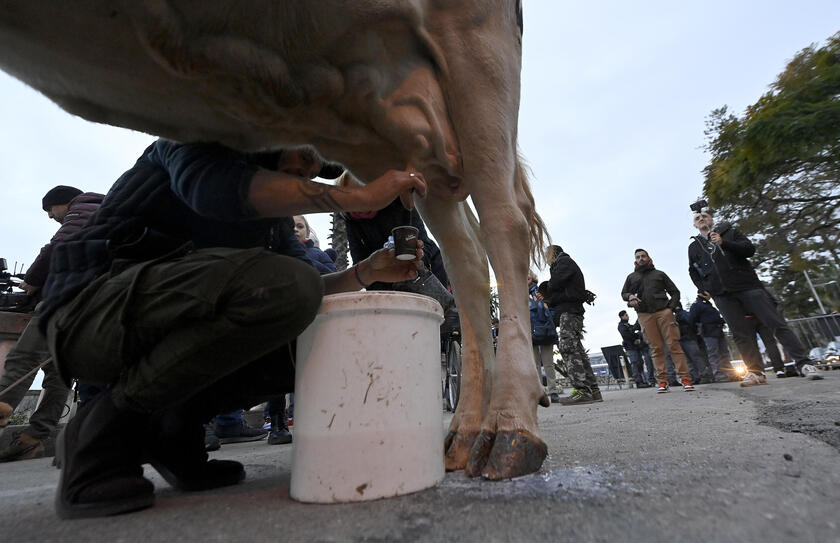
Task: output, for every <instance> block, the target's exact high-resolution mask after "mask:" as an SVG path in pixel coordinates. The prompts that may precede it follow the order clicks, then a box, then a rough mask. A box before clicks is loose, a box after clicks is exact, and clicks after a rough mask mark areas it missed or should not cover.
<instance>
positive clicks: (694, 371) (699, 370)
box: [680, 338, 708, 383]
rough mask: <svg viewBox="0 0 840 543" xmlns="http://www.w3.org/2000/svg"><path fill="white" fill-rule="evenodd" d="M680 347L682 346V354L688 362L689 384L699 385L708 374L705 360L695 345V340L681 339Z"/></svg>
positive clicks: (698, 347)
mask: <svg viewBox="0 0 840 543" xmlns="http://www.w3.org/2000/svg"><path fill="white" fill-rule="evenodd" d="M680 345H682V348H683V352H684V353H685V357H686V359H687V360H688V367H689V369H690V370H691V382H692V383H699V382H700V380H701V379H703V378H704V377H706V376H707V374H708V370H707V369H706V359H705V358H704V357H703V353H701V352H700V346H699V345H697V341H696V340H694V339H687V338H686V339H681V340H680Z"/></svg>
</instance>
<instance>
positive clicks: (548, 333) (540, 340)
mask: <svg viewBox="0 0 840 543" xmlns="http://www.w3.org/2000/svg"><path fill="white" fill-rule="evenodd" d="M529 306H530V310H531V339H532V342H533V344H534V345H553V344H555V343H557V341H558V338H557V329H556V328H555V327H554V316H553V315H552V314H551V310H550V309H549V308H548V306H547V305H546V303H545V302H538V301H536V300H534V299H533V298H531V299H530V301H529Z"/></svg>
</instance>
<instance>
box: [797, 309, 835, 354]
mask: <svg viewBox="0 0 840 543" xmlns="http://www.w3.org/2000/svg"><path fill="white" fill-rule="evenodd" d="M787 322H788V325H789V326H790V327H791V329H792V330H793V331H794V332H795V333H796V335H798V336H799V339H800V340H801V341H802V342H803V343H804V344H805V345H806V346H807V347H808V349H813V348H814V347H825V346H826V345H827V344H828V342H830V341H840V315H820V316H818V317H803V318H801V319H788V321H787Z"/></svg>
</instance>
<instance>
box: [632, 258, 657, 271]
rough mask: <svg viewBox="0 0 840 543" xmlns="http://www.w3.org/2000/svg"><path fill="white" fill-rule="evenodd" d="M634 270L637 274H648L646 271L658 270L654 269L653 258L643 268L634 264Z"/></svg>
mask: <svg viewBox="0 0 840 543" xmlns="http://www.w3.org/2000/svg"><path fill="white" fill-rule="evenodd" d="M633 269H634V270H636V271H637V272H646V271H650V270H655V269H656V268H655V267H654V265H653V259H652V258H651V259H650V262H648V263H647V264H644V265H642V266H639V265H638V264H636V263H635V262H633Z"/></svg>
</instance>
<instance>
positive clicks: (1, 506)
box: [0, 372, 840, 543]
mask: <svg viewBox="0 0 840 543" xmlns="http://www.w3.org/2000/svg"><path fill="white" fill-rule="evenodd" d="M539 413H540V425H541V429H542V435H543V437H544V438H545V439H546V441H547V442H548V444H549V451H550V456H549V458H548V459H547V460H546V462H545V464H544V465H543V468H542V470H541V471H540V473H538V474H535V475H531V476H527V477H522V478H519V479H516V480H512V481H507V482H488V481H482V480H475V479H467V478H465V477H464V476H463V474H461V473H450V474H447V476H446V479H445V480H444V482H443V483H442V484H441V485H440V486H438V487H437V488H433V489H430V490H426V491H423V492H418V493H416V494H412V495H409V496H403V497H399V498H391V499H385V500H379V501H374V502H366V503H359V504H350V505H307V504H301V503H297V502H295V501H293V500H291V499H290V498H289V476H290V460H291V445H285V446H269V445H267V444H266V443H264V442H256V443H248V444H237V445H225V446H223V447H222V449H221V450H220V451H218V452H216V453H213V456H214V457H216V458H232V459H237V460H239V461H241V462H243V463H244V464H245V465H246V469H247V471H248V478H247V479H246V481H245V482H244V483H243V484H240V485H238V486H235V487H231V488H227V489H222V490H217V491H209V492H202V493H195V494H181V493H178V492H175V491H173V490H172V489H171V488H170V487H168V486H167V485H166V483H165V482H164V481H163V480H162V479H161V478H160V477H159V476H158V475H157V473H155V472H154V470H153V469H152V468H150V467H147V468H146V473H147V475H149V476H150V477H151V478H152V479H153V481H154V483H155V485H156V486H157V488H158V492H157V498H158V499H157V505H156V506H155V507H154V508H152V509H148V510H146V511H142V512H138V513H134V514H130V515H123V516H119V517H112V518H106V519H92V520H77V521H59V520H57V518H56V517H55V515H54V513H53V505H52V501H53V494H54V488H55V485H56V481H57V479H58V471H57V470H55V469H54V468H52V467H51V466H50V460H49V459H39V460H30V461H25V462H16V463H11V464H0V541H3V542H7V543H23V542H29V541H33V542H34V541H38V542H43V541H74V542H83V541H96V542H112V541H126V542H144V543H145V542H153V541H167V542H168V541H182V542H186V541H201V542H206V541H301V542H343V541H354V542H355V541H371V542H391V541H405V542H414V541H418V542H419V541H448V542H458V543H462V542H470V541H482V542H483V541H551V542H556V541H570V542H583V541H614V542H623V541H640V542H642V541H643V542H648V541H652V542H655V541H679V542H680V543H683V542H691V541H702V542H704V543H706V542H714V541H722V542H729V541H738V542H760V543H772V542H776V541H795V542H797V543H806V542H820V543H824V542H835V541H837V542H840V514H838V510H840V450H838V449H840V372H829V373H827V374H826V379H824V380H822V381H806V380H804V379H776V378H775V377H771V378H770V379H769V384H768V385H767V386H761V387H755V388H750V389H742V388H739V387H738V385H737V383H727V384H718V385H704V386H700V387H698V390H697V391H696V392H694V393H686V392H682V391H673V392H671V393H670V394H663V395H657V394H655V393H654V392H652V391H651V390H649V389H646V390H629V391H628V390H621V391H618V390H616V391H609V392H607V393H605V394H604V402H603V403H599V404H592V405H588V406H576V407H560V406H558V405H554V406H552V407H551V408H548V409H542V408H541V409H540V412H539ZM446 419H447V422H448V417H446Z"/></svg>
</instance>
